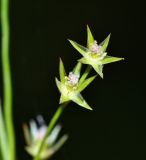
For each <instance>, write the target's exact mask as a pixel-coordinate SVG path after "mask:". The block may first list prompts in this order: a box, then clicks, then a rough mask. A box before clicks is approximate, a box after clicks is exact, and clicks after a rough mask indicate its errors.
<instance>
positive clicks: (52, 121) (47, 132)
mask: <svg viewBox="0 0 146 160" xmlns="http://www.w3.org/2000/svg"><path fill="white" fill-rule="evenodd" d="M68 103H69V102H66V103H64V104H62V105H60V106H59V107H58V109H57V111H56V112H55V114H54V116H53V117H52V119H51V122H50V123H49V125H48V128H47V131H46V134H45V136H44V138H43V140H42V142H41V144H40V148H39V150H38V153H37V155H36V156H35V157H34V160H40V154H41V151H42V149H43V147H44V145H45V142H46V139H47V137H48V135H49V134H50V133H51V131H52V129H53V128H54V126H55V124H56V122H57V120H58V119H59V117H60V116H61V114H62V112H63V110H64V108H65V107H66V106H67V105H68Z"/></svg>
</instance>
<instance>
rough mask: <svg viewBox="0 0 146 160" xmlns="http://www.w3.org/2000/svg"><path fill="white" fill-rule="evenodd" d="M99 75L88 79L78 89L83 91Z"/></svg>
mask: <svg viewBox="0 0 146 160" xmlns="http://www.w3.org/2000/svg"><path fill="white" fill-rule="evenodd" d="M96 76H97V75H95V76H93V77H90V78H88V79H86V80H85V81H84V82H83V83H82V84H81V85H79V87H78V91H79V92H82V91H83V90H84V89H85V88H86V87H87V86H88V85H89V84H90V83H91V82H92V81H93V80H94V79H95V78H96Z"/></svg>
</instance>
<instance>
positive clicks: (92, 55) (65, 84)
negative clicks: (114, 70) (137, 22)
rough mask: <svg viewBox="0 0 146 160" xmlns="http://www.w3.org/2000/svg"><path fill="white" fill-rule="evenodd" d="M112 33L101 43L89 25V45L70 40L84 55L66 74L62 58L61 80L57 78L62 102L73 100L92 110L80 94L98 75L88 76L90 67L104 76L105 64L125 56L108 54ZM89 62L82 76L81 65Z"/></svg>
mask: <svg viewBox="0 0 146 160" xmlns="http://www.w3.org/2000/svg"><path fill="white" fill-rule="evenodd" d="M109 40H110V34H109V35H108V36H107V38H106V39H105V40H104V41H103V42H102V43H100V44H97V41H96V40H94V38H93V35H92V33H91V31H90V28H89V27H88V26H87V47H84V46H82V45H80V44H78V43H76V42H75V41H72V40H69V42H70V43H71V45H72V46H73V47H74V48H75V49H76V50H77V51H78V52H79V53H80V54H81V55H82V56H83V57H82V58H81V59H79V60H78V64H77V65H76V67H75V68H74V69H73V71H72V72H70V73H69V75H68V76H66V72H65V69H64V66H63V62H62V61H61V60H60V67H59V70H60V81H59V80H58V79H57V78H56V84H57V87H58V89H59V91H60V93H61V97H60V104H61V103H64V102H67V101H73V102H75V103H77V104H78V105H80V106H82V107H84V108H86V109H89V110H92V108H91V107H90V106H89V105H88V103H87V102H86V101H85V100H84V98H83V97H82V95H81V94H80V92H81V91H83V90H84V89H85V88H86V87H87V86H88V85H89V84H90V83H91V82H92V81H93V80H94V79H95V77H96V75H95V76H92V77H90V78H87V76H88V74H89V72H90V69H91V68H93V69H94V70H95V71H96V73H97V74H98V75H100V77H101V78H103V65H105V64H108V63H112V62H116V61H120V60H122V59H123V58H118V57H112V56H108V55H107V52H106V49H107V46H108V44H109ZM82 64H87V65H88V67H87V69H86V71H85V72H84V74H83V75H82V76H80V70H81V65H82Z"/></svg>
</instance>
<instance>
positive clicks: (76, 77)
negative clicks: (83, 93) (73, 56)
mask: <svg viewBox="0 0 146 160" xmlns="http://www.w3.org/2000/svg"><path fill="white" fill-rule="evenodd" d="M66 79H67V83H68V84H69V85H70V86H76V85H77V83H78V81H79V75H76V74H73V73H72V72H70V73H69V75H68V77H66Z"/></svg>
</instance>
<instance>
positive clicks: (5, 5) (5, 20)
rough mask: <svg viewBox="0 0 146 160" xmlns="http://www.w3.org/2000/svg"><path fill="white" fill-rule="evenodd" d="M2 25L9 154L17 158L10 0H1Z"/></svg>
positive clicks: (11, 159)
mask: <svg viewBox="0 0 146 160" xmlns="http://www.w3.org/2000/svg"><path fill="white" fill-rule="evenodd" d="M1 27H2V72H3V85H4V102H3V104H4V116H5V117H4V118H5V124H6V133H7V137H8V146H9V151H8V154H10V155H9V157H10V160H15V139H14V127H13V118H12V85H11V72H10V62H9V0H1Z"/></svg>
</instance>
